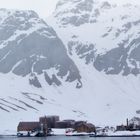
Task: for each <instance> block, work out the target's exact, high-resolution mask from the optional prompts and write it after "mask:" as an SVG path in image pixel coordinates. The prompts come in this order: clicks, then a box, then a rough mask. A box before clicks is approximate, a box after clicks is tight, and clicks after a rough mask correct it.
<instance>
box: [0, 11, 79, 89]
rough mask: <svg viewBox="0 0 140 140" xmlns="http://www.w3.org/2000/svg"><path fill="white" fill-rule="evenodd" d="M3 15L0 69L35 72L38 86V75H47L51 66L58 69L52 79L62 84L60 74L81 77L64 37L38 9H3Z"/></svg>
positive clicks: (4, 71)
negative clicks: (38, 13) (68, 53)
mask: <svg viewBox="0 0 140 140" xmlns="http://www.w3.org/2000/svg"><path fill="white" fill-rule="evenodd" d="M0 17H1V18H0V19H1V23H0V72H2V73H9V72H12V73H14V74H16V75H19V76H27V75H31V76H33V75H34V76H36V78H34V80H33V79H32V82H30V83H31V84H33V85H35V86H37V87H41V85H40V84H37V83H36V80H37V75H40V74H44V78H45V75H46V74H47V70H49V69H51V68H54V70H56V73H54V75H48V77H50V78H51V77H52V76H53V78H52V83H54V84H56V85H60V84H61V80H60V81H59V80H58V78H57V77H59V78H60V79H61V78H63V77H65V80H66V81H69V82H72V81H75V80H77V81H80V79H81V76H80V74H79V71H78V69H77V67H76V65H75V64H74V62H73V61H72V60H71V59H70V58H69V57H68V55H67V52H66V49H65V47H64V45H63V43H62V41H61V40H60V39H59V38H58V36H57V34H56V33H55V31H54V30H53V29H52V28H51V27H49V26H48V25H47V24H46V23H45V22H44V21H43V20H42V19H40V18H39V17H38V15H37V14H36V13H35V12H33V11H10V10H6V9H1V10H0ZM54 77H55V78H54ZM33 81H34V82H33ZM56 81H59V84H57V82H56ZM46 82H47V81H46ZM38 83H39V81H38Z"/></svg>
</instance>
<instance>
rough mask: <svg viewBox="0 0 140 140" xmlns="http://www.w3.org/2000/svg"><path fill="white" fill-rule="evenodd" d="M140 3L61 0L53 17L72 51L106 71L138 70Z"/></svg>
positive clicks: (109, 0)
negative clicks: (137, 4) (138, 4)
mask: <svg viewBox="0 0 140 140" xmlns="http://www.w3.org/2000/svg"><path fill="white" fill-rule="evenodd" d="M139 10H140V6H136V5H134V4H132V3H127V1H126V2H125V3H124V2H122V4H120V3H119V4H117V2H115V1H111V0H108V1H104V0H100V1H99V0H83V1H82V0H79V1H78V0H76V1H74V0H69V1H65V0H61V1H60V2H59V3H58V4H57V7H56V11H55V13H54V19H52V21H53V22H55V23H56V24H55V23H54V27H55V25H57V28H58V29H57V30H58V31H57V32H58V34H59V33H60V36H61V38H62V39H63V40H64V42H65V44H66V45H67V46H68V51H69V53H70V54H72V51H73V50H75V52H76V53H77V54H78V55H79V57H81V58H84V59H85V61H86V63H87V64H89V63H90V62H91V63H94V66H95V68H96V69H97V70H99V71H105V72H106V73H107V74H119V73H123V75H128V74H134V75H137V74H139V73H140V72H139V61H140V59H139V40H140V36H139V26H140V18H139V16H140V14H139Z"/></svg>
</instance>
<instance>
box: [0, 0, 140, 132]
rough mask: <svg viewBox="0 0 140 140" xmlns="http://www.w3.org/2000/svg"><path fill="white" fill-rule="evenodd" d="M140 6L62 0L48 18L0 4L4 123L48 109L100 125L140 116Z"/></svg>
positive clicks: (111, 0)
mask: <svg viewBox="0 0 140 140" xmlns="http://www.w3.org/2000/svg"><path fill="white" fill-rule="evenodd" d="M128 1H130V0H128ZM139 10H140V7H139V6H136V5H135V4H134V3H132V2H131V1H130V3H127V2H126V1H124V0H123V1H122V2H117V1H116V0H105V1H104V0H60V1H59V2H58V4H57V6H56V10H55V11H54V13H53V15H52V16H51V17H49V18H47V19H46V21H44V20H43V19H41V18H39V16H38V15H37V14H36V13H35V12H33V11H17V10H7V9H0V89H1V93H0V116H1V121H0V125H1V126H4V127H2V128H1V130H0V131H2V132H3V131H4V132H5V133H6V132H9V130H16V125H17V124H18V122H19V121H22V120H24V121H30V120H36V119H38V117H39V116H41V115H47V114H48V115H60V117H61V118H62V119H77V120H81V119H84V120H88V121H91V122H93V123H95V124H96V125H116V124H119V123H122V122H124V121H125V119H126V118H129V117H130V118H131V117H133V116H139V114H140V113H139V112H140V102H139V99H140V95H139V92H140V87H139V83H140V75H139V74H140V58H139V53H140V50H139V25H140V18H139V17H140V16H139ZM50 26H51V27H50ZM52 27H53V28H52ZM9 120H10V121H9Z"/></svg>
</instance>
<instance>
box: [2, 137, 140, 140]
mask: <svg viewBox="0 0 140 140" xmlns="http://www.w3.org/2000/svg"><path fill="white" fill-rule="evenodd" d="M0 139H1V140H140V138H131V137H130V138H93V137H64V136H56V137H55V136H53V137H47V138H17V137H4V138H0Z"/></svg>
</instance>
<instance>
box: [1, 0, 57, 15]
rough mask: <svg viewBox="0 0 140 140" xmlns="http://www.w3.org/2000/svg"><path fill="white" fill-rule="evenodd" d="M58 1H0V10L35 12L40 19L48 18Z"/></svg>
mask: <svg viewBox="0 0 140 140" xmlns="http://www.w3.org/2000/svg"><path fill="white" fill-rule="evenodd" d="M57 2H58V0H0V8H8V9H23V10H29V9H30V10H35V11H36V12H37V13H38V14H39V15H40V16H41V17H46V16H49V15H50V14H51V13H52V12H53V11H54V9H55V5H56V3H57Z"/></svg>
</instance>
